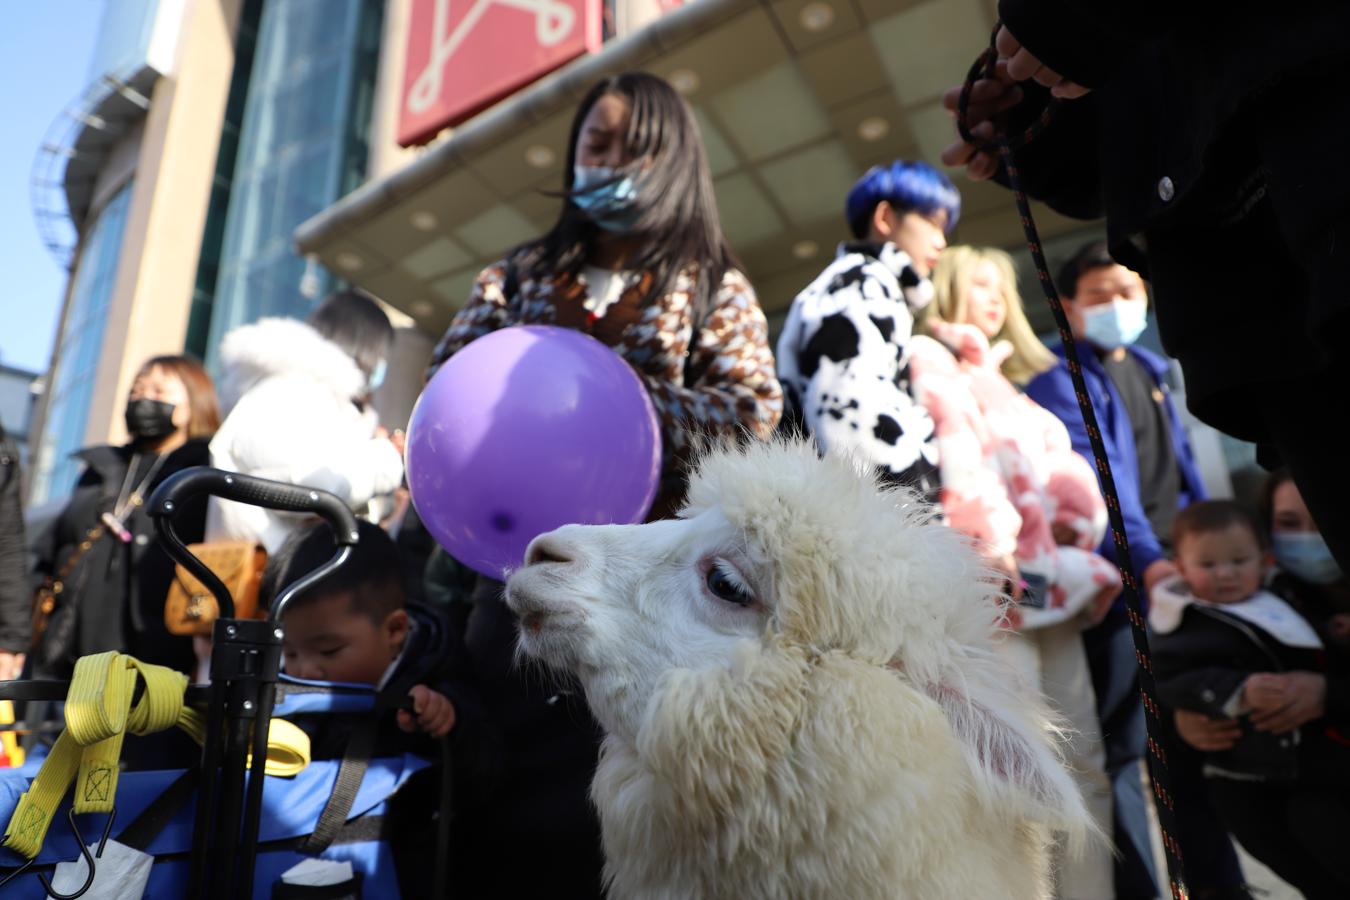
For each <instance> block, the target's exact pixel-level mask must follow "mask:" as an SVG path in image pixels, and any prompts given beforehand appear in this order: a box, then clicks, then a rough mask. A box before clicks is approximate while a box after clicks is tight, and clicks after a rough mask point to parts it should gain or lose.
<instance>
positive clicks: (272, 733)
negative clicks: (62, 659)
mask: <svg viewBox="0 0 1350 900" xmlns="http://www.w3.org/2000/svg"><path fill="white" fill-rule="evenodd" d="M138 679H139V680H140V681H143V682H144V683H145V690H144V691H143V692H142V693H141V697H140V699H139V700H137V701H136V703H135V704H134V705H133V704H132V702H131V698H132V697H133V696H134V695H135V691H136V683H137V680H138ZM186 687H187V676H186V675H184V674H182V673H181V672H175V671H174V670H172V669H169V668H166V667H164V666H155V665H150V664H148V663H143V662H141V661H140V660H137V659H134V658H132V657H130V656H126V655H124V654H121V653H117V652H116V651H109V652H107V653H96V654H93V655H91V656H84V657H81V658H80V659H79V660H77V661H76V663H75V675H74V677H73V678H72V679H71V683H70V690H69V692H68V693H67V695H66V707H65V710H66V729H65V731H63V732H61V735H60V736H59V737H58V738H57V739H56V743H55V744H54V745H53V746H52V750H51V753H49V754H48V755H47V758H46V759H45V760H44V761H43V763H42V768H41V769H39V770H38V774H37V777H36V778H34V779H33V783H32V784H31V785H29V787H28V790H27V791H26V792H25V793H24V794H23V795H22V796H21V797H19V802H18V804H17V805H16V806H15V808H14V814H13V815H12V816H11V817H10V820H9V826H8V827H7V828H6V830H5V840H4V843H5V846H7V847H9V848H11V849H12V850H14V851H16V852H18V853H21V854H23V855H24V856H26V857H28V858H29V859H32V858H33V857H35V856H37V854H38V851H40V850H41V849H42V841H43V838H44V837H45V836H46V834H47V829H48V827H50V825H51V821H52V817H53V816H54V815H55V814H56V808H57V806H58V805H60V803H61V799H62V798H63V797H65V795H66V791H67V790H68V789H69V788H70V785H71V782H72V781H73V782H75V785H76V790H75V801H74V808H75V812H77V813H86V812H111V811H112V809H113V805H114V801H115V798H116V796H117V772H118V763H119V760H120V757H121V755H122V740H123V738H124V737H125V736H126V733H127V732H128V731H130V732H131V733H132V734H151V733H153V732H156V731H163V730H165V729H166V728H171V727H173V726H174V725H177V726H178V727H180V728H182V729H183V730H184V731H186V732H187V733H188V734H189V735H191V736H192V738H193V739H194V740H196V741H197V743H199V744H200V743H202V742H203V741H204V740H205V737H206V723H205V720H204V718H203V716H202V714H201V713H200V712H198V711H197V710H194V709H193V708H191V707H189V706H184V705H183V691H184V689H185V688H186ZM309 753H310V750H309V736H308V735H306V734H305V733H304V732H303V731H301V730H300V729H299V728H297V727H296V726H295V725H292V724H291V723H290V722H287V721H285V720H282V719H274V720H273V721H272V723H271V727H270V728H269V730H268V740H267V762H266V772H267V774H268V775H281V776H290V775H295V774H298V773H299V772H300V771H301V770H303V769H304V768H305V766H307V765H308V764H309Z"/></svg>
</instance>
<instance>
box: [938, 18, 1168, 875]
mask: <svg viewBox="0 0 1350 900" xmlns="http://www.w3.org/2000/svg"><path fill="white" fill-rule="evenodd" d="M1001 26H1002V23H1001V22H999V23H996V24H995V25H994V32H993V35H992V36H991V37H990V40H989V47H988V49H986V50H985V51H984V52H983V53H982V54H980V58H979V59H977V60H976V61H975V63H974V65H972V66H971V67H970V72H969V73H968V74H967V75H966V81H965V83H964V84H963V85H962V87H961V95H960V99H959V100H958V101H957V117H956V127H957V130H958V131H959V132H960V134H961V138H962V140H964V141H965V142H966V143H968V144H971V145H972V146H975V147H978V148H979V149H981V150H983V151H986V152H992V151H995V150H996V151H997V152H998V154H999V156H1000V158H1001V159H1002V161H1003V167H1004V170H1005V171H1006V172H1007V174H1008V186H1009V187H1011V188H1012V191H1013V196H1014V197H1015V198H1016V200H1017V212H1018V214H1019V215H1020V217H1021V219H1022V230H1023V232H1024V233H1025V234H1026V239H1027V249H1028V250H1030V251H1031V258H1032V260H1033V261H1034V262H1035V264H1036V275H1037V277H1038V278H1039V280H1040V282H1041V290H1043V291H1044V292H1045V299H1046V300H1048V301H1049V303H1050V311H1051V312H1052V313H1053V314H1054V317H1055V325H1056V326H1057V327H1058V328H1059V336H1060V339H1061V340H1062V341H1063V342H1064V351H1065V355H1066V356H1067V357H1068V364H1069V375H1070V377H1072V379H1073V389H1074V393H1075V394H1076V395H1077V398H1078V410H1079V412H1080V413H1081V414H1082V416H1083V424H1084V426H1085V427H1086V428H1087V433H1088V440H1089V441H1090V442H1091V444H1092V457H1093V461H1094V463H1095V464H1096V467H1097V474H1098V475H1099V476H1100V477H1101V481H1102V492H1103V493H1104V494H1105V495H1106V510H1107V514H1108V515H1109V517H1110V522H1111V536H1112V538H1113V539H1114V540H1115V545H1116V559H1117V560H1118V562H1119V565H1120V573H1121V581H1122V582H1123V583H1124V586H1125V606H1126V609H1127V611H1128V614H1129V619H1130V631H1131V634H1132V635H1133V637H1134V655H1135V659H1136V661H1137V662H1138V664H1139V694H1140V697H1141V698H1142V699H1143V702H1144V710H1145V725H1146V726H1147V730H1148V750H1149V753H1148V757H1147V760H1148V771H1149V779H1150V781H1151V782H1152V784H1153V796H1154V798H1155V799H1156V800H1157V804H1156V806H1157V810H1158V822H1159V825H1160V828H1161V831H1162V839H1163V850H1164V856H1165V857H1166V861H1167V875H1168V879H1169V881H1170V884H1171V889H1172V898H1173V900H1187V898H1188V897H1189V894H1188V892H1187V890H1186V873H1185V869H1184V867H1183V865H1182V858H1181V846H1180V844H1179V843H1178V842H1177V839H1176V837H1175V835H1176V833H1177V829H1176V810H1175V806H1174V800H1173V797H1174V795H1173V793H1172V786H1171V779H1170V776H1169V774H1168V770H1167V748H1166V746H1165V744H1164V739H1163V738H1162V737H1161V733H1160V729H1161V727H1162V718H1161V717H1162V714H1163V711H1162V710H1161V708H1160V707H1159V706H1158V703H1157V701H1156V700H1155V699H1154V698H1155V697H1156V695H1157V690H1156V688H1155V686H1154V682H1153V662H1152V660H1151V658H1150V657H1149V652H1148V632H1147V631H1146V630H1145V628H1144V616H1143V606H1142V604H1141V603H1140V583H1139V579H1138V578H1137V577H1136V576H1135V572H1134V563H1133V562H1132V561H1131V560H1130V542H1129V541H1128V540H1127V539H1126V537H1125V520H1124V517H1123V516H1122V515H1121V511H1120V495H1119V493H1118V492H1117V491H1116V482H1115V479H1114V478H1113V477H1112V476H1111V464H1110V463H1109V462H1108V461H1107V458H1106V445H1105V444H1104V443H1103V442H1102V433H1101V429H1100V428H1099V427H1098V426H1097V414H1096V412H1095V411H1094V410H1093V408H1092V401H1091V399H1090V398H1089V396H1088V392H1087V385H1086V383H1085V382H1084V380H1083V367H1082V365H1080V363H1079V355H1078V345H1077V343H1076V342H1075V341H1074V338H1073V331H1072V329H1070V327H1069V320H1068V319H1067V318H1066V317H1065V315H1064V306H1063V304H1061V303H1060V299H1059V292H1058V291H1056V290H1055V283H1054V281H1053V280H1052V279H1051V278H1050V270H1049V267H1048V266H1047V265H1046V263H1045V253H1044V252H1043V251H1042V249H1041V239H1040V234H1039V233H1038V232H1037V230H1036V223H1035V221H1034V220H1033V219H1032V217H1031V204H1030V203H1029V202H1028V201H1027V195H1026V192H1025V191H1024V190H1023V189H1022V179H1021V174H1020V173H1019V172H1018V169H1017V163H1016V161H1015V160H1014V159H1013V151H1014V150H1018V149H1020V148H1022V147H1025V146H1026V145H1027V144H1028V143H1030V142H1031V141H1034V140H1035V139H1036V138H1037V137H1038V136H1039V135H1040V134H1041V132H1042V131H1044V130H1045V128H1046V126H1047V125H1049V124H1050V122H1051V120H1052V119H1053V117H1054V114H1055V111H1056V110H1057V109H1058V107H1059V104H1060V101H1059V100H1057V99H1052V100H1051V101H1050V102H1049V103H1048V104H1046V107H1045V109H1044V110H1042V111H1041V114H1040V116H1039V117H1038V118H1037V119H1036V120H1035V121H1034V122H1032V123H1031V124H1030V125H1029V126H1027V127H1026V128H1025V129H1023V130H1022V132H1021V133H1019V134H1017V135H1015V136H1013V137H1012V138H1009V137H1008V135H1006V134H1003V133H1002V132H1000V131H998V130H995V139H994V140H993V141H984V140H981V139H979V138H977V137H975V136H974V135H972V134H971V132H970V128H969V125H968V123H967V121H966V119H967V115H968V111H969V106H970V95H971V91H972V89H973V88H974V87H975V82H976V81H977V80H979V79H980V78H981V77H984V78H990V79H992V78H994V77H995V63H996V62H997V61H998V51H997V50H996V49H995V46H994V40H995V38H997V37H998V32H999V28H1000V27H1001Z"/></svg>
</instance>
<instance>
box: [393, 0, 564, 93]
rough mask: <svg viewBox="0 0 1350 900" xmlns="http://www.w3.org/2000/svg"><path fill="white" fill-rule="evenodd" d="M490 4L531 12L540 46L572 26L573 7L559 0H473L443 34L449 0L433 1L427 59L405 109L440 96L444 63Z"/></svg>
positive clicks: (551, 43)
mask: <svg viewBox="0 0 1350 900" xmlns="http://www.w3.org/2000/svg"><path fill="white" fill-rule="evenodd" d="M493 6H508V7H512V8H514V9H519V10H523V11H525V12H528V13H533V14H534V36H535V40H537V41H538V42H539V46H541V47H553V46H555V45H557V44H560V43H561V42H562V41H564V40H565V39H566V38H567V36H568V35H569V34H571V33H572V29H573V28H574V27H575V26H576V20H577V14H576V10H574V9H573V8H572V7H570V6H568V5H567V4H566V3H562V2H559V0H473V6H472V7H470V9H469V12H468V14H467V15H465V16H464V18H463V20H462V21H460V23H459V24H458V25H457V26H455V30H454V31H452V32H450V33H449V34H446V30H447V26H448V25H449V22H450V0H436V10H435V18H434V23H433V26H432V35H431V59H430V60H428V61H427V67H426V68H425V69H423V70H422V72H421V73H420V74H419V75H418V76H417V80H416V81H414V82H413V85H412V90H410V91H409V92H408V101H407V103H408V109H409V110H410V111H412V112H414V113H422V112H426V111H427V110H428V109H430V108H431V107H432V106H433V105H434V104H435V103H436V101H437V99H438V98H439V97H440V95H441V88H442V79H443V77H444V74H445V67H446V64H447V63H449V62H450V60H451V58H452V57H454V55H455V51H457V50H458V49H459V48H460V47H461V46H462V45H463V43H464V41H465V40H466V39H467V38H468V37H469V35H470V33H471V32H472V31H473V29H474V26H476V25H477V24H478V22H479V20H480V19H482V18H483V16H484V15H485V14H486V13H487V11H488V10H489V9H491V8H492V7H493Z"/></svg>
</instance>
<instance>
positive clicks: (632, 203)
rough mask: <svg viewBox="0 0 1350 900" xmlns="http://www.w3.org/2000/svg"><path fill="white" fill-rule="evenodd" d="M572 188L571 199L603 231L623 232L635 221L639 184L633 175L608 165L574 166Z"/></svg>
mask: <svg viewBox="0 0 1350 900" xmlns="http://www.w3.org/2000/svg"><path fill="white" fill-rule="evenodd" d="M572 191H573V193H572V195H571V196H572V202H573V203H575V204H576V205H577V207H578V208H579V209H580V210H581V211H582V212H584V213H585V214H586V216H587V218H589V219H590V220H591V221H592V222H594V223H595V224H597V225H599V226H600V227H601V228H603V229H605V230H606V231H613V232H615V233H616V234H624V233H627V232H629V231H632V230H633V226H634V225H636V224H637V220H638V216H639V215H640V212H639V210H638V209H637V195H638V187H637V181H636V180H635V179H634V178H633V176H632V175H623V174H621V170H619V169H613V168H610V167H609V166H575V167H573V169H572Z"/></svg>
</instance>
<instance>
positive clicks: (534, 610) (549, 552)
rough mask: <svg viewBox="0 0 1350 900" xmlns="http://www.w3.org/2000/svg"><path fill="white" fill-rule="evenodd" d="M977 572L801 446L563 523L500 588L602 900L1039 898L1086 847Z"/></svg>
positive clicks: (940, 530)
mask: <svg viewBox="0 0 1350 900" xmlns="http://www.w3.org/2000/svg"><path fill="white" fill-rule="evenodd" d="M981 572H982V570H981V568H980V563H979V561H978V559H977V558H976V556H975V554H974V552H973V551H972V549H971V548H970V547H969V546H968V545H967V544H966V542H965V541H964V540H963V539H962V538H961V537H960V536H959V535H958V534H956V533H955V532H953V531H951V530H950V529H948V528H945V527H942V526H940V525H936V524H932V523H931V522H929V521H928V518H927V515H926V513H925V512H924V511H923V509H922V508H920V507H919V505H918V504H917V503H915V502H914V501H913V499H912V498H911V497H910V496H909V495H908V494H906V493H903V492H898V491H891V492H882V491H878V490H877V489H876V487H875V485H874V484H873V483H872V481H871V480H870V479H868V478H867V477H865V476H864V475H862V474H860V473H859V472H858V471H857V470H856V469H855V468H854V467H852V466H851V465H850V464H848V463H847V462H844V461H842V460H838V459H825V460H821V459H819V458H818V457H817V455H816V453H815V451H814V450H813V449H811V448H810V447H808V446H805V445H800V444H792V445H783V444H760V445H756V446H752V447H750V448H747V449H744V450H739V451H720V452H717V453H714V454H712V455H710V456H708V457H707V458H705V459H704V460H703V462H702V465H701V466H700V468H699V471H698V473H697V474H696V476H695V477H694V479H693V482H692V484H691V486H690V492H689V504H688V506H687V507H686V509H685V510H684V511H683V513H682V517H681V518H680V519H679V520H676V521H669V522H656V523H652V524H649V525H633V526H599V527H583V526H568V527H565V528H560V529H558V530H557V531H554V532H551V533H549V534H546V535H543V536H541V537H539V538H537V539H536V540H535V541H534V542H533V543H532V544H531V545H530V548H529V551H528V553H527V556H526V565H525V567H524V568H522V569H521V570H520V571H518V572H516V573H515V574H514V575H513V576H512V578H511V579H510V582H509V584H508V586H507V599H508V602H509V604H510V605H511V608H512V609H514V610H515V611H516V613H517V614H518V615H519V616H520V618H521V648H522V650H523V651H524V652H525V653H526V654H529V655H531V656H534V657H538V658H540V659H542V660H544V661H545V662H547V663H549V664H550V665H554V666H557V667H560V668H564V669H567V670H570V671H572V672H574V673H576V674H577V675H578V676H579V677H580V679H581V682H582V684H583V685H584V686H585V690H586V697H587V699H588V701H589V702H590V706H591V709H592V710H593V711H594V713H595V715H596V717H597V718H598V719H599V721H600V723H601V724H602V725H603V726H604V729H605V732H606V737H605V742H604V747H603V751H602V755H601V759H600V764H599V767H598V769H597V771H596V774H595V781H594V783H593V785H592V796H593V798H594V800H595V802H596V804H597V806H598V807H599V810H600V819H601V823H602V825H603V834H604V849H605V857H606V867H605V874H606V878H607V880H608V882H609V891H610V895H611V896H612V897H616V898H651V900H664V898H721V897H725V898H759V897H763V898H796V897H800V898H847V900H865V898H882V897H887V898H891V897H904V898H917V900H939V898H963V900H985V898H1042V897H1047V896H1048V895H1049V893H1050V888H1049V874H1048V871H1047V870H1048V867H1049V863H1048V859H1049V853H1048V848H1049V845H1050V834H1051V832H1052V830H1065V831H1068V832H1070V833H1071V834H1075V835H1079V836H1081V835H1083V834H1084V833H1085V832H1086V831H1087V830H1089V829H1090V827H1091V826H1090V825H1089V824H1088V822H1089V819H1088V816H1087V814H1086V812H1085V811H1084V809H1083V806H1082V801H1081V798H1080V797H1079V795H1078V793H1077V790H1076V788H1075V787H1074V783H1073V781H1072V779H1071V778H1070V776H1069V774H1068V773H1067V772H1066V771H1064V769H1063V767H1062V765H1061V764H1060V762H1059V759H1058V756H1057V754H1056V751H1055V748H1054V744H1053V728H1052V726H1051V725H1050V724H1049V718H1048V716H1047V714H1046V712H1045V710H1044V709H1043V707H1042V706H1041V704H1040V702H1039V700H1038V699H1036V698H1035V697H1033V696H1032V695H1031V694H1030V693H1027V692H1023V691H1020V690H1019V689H1018V687H1017V681H1016V678H1015V676H1014V675H1013V673H1012V671H1011V670H1010V669H1007V668H1005V666H1004V664H1003V663H1001V662H1000V661H999V660H998V659H997V658H996V657H995V656H994V655H993V653H992V648H991V637H992V622H993V618H994V609H993V606H992V604H991V597H990V589H989V586H988V584H987V583H985V582H982V581H981V579H980V577H979V576H980V574H981Z"/></svg>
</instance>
